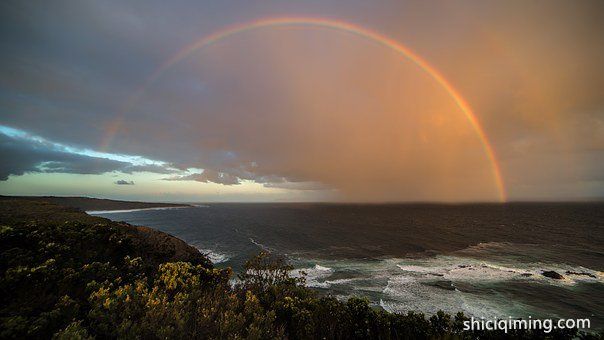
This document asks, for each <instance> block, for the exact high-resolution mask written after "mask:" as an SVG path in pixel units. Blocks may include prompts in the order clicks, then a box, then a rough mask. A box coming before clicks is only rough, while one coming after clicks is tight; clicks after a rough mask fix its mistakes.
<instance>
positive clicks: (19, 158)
mask: <svg viewBox="0 0 604 340" xmlns="http://www.w3.org/2000/svg"><path fill="white" fill-rule="evenodd" d="M0 159H2V162H0V180H2V181H6V180H7V179H8V177H9V176H10V175H16V176H19V175H23V174H24V173H28V172H46V173H74V174H102V173H106V172H111V171H116V170H120V169H123V168H125V167H128V166H129V165H130V164H129V163H126V162H120V161H115V160H110V159H106V158H99V157H89V156H83V155H78V154H73V153H68V152H64V151H61V150H56V149H53V148H52V147H51V146H49V145H47V144H46V143H43V142H40V141H32V140H29V141H28V140H23V139H17V138H11V137H9V136H6V135H4V134H0Z"/></svg>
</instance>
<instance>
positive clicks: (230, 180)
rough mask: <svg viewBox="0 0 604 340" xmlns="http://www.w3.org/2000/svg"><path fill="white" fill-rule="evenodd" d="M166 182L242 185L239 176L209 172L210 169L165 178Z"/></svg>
mask: <svg viewBox="0 0 604 340" xmlns="http://www.w3.org/2000/svg"><path fill="white" fill-rule="evenodd" d="M164 180H167V181H197V182H203V183H209V182H212V183H218V184H224V185H237V184H241V182H240V180H239V178H238V177H237V176H234V175H231V174H228V173H224V172H218V171H214V170H209V169H206V170H204V171H203V172H202V173H200V174H191V175H185V176H176V177H169V178H164Z"/></svg>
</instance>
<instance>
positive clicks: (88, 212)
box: [86, 206, 190, 215]
mask: <svg viewBox="0 0 604 340" xmlns="http://www.w3.org/2000/svg"><path fill="white" fill-rule="evenodd" d="M184 208H190V207H189V206H181V207H157V208H142V209H122V210H87V211H86V213H87V214H88V215H106V214H120V213H130V212H135V211H145V210H172V209H184Z"/></svg>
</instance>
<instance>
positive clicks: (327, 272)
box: [290, 264, 334, 288]
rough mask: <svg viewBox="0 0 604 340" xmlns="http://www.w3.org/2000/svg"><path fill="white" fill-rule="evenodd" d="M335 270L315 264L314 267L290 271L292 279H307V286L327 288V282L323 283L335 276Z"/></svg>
mask: <svg viewBox="0 0 604 340" xmlns="http://www.w3.org/2000/svg"><path fill="white" fill-rule="evenodd" d="M333 272H334V271H333V269H332V268H330V267H325V266H321V265H319V264H315V265H314V266H313V267H308V268H298V269H294V270H292V271H290V275H291V276H292V277H302V276H304V277H305V279H306V286H308V287H316V288H327V285H326V284H325V282H323V281H321V280H323V279H324V278H326V277H329V276H331V275H332V274H333Z"/></svg>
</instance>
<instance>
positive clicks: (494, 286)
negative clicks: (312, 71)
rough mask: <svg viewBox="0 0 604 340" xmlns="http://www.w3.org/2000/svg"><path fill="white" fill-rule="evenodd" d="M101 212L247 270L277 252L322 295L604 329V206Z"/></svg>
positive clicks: (395, 307)
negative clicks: (585, 322) (572, 321)
mask: <svg viewBox="0 0 604 340" xmlns="http://www.w3.org/2000/svg"><path fill="white" fill-rule="evenodd" d="M94 214H95V215H98V216H103V217H106V218H109V219H112V220H116V221H125V222H128V223H131V224H136V225H145V226H149V227H152V228H155V229H158V230H161V231H164V232H166V233H169V234H171V235H174V236H176V237H178V238H180V239H182V240H184V241H186V242H187V243H189V244H191V245H193V246H195V247H197V248H198V249H199V250H200V251H201V252H203V253H205V254H207V255H208V257H209V258H210V259H211V260H212V262H214V263H215V265H216V266H218V267H232V268H233V270H234V271H235V272H237V271H240V270H241V268H242V266H243V264H244V263H245V261H246V260H247V259H248V258H249V257H250V256H252V255H254V254H256V253H258V252H259V251H261V250H267V251H271V252H274V253H277V254H280V255H283V256H285V257H286V258H287V259H288V261H289V262H290V263H291V264H292V265H293V266H294V267H295V268H296V270H295V271H294V272H293V273H292V275H298V270H303V271H304V272H306V284H307V285H308V286H309V287H312V288H314V289H317V290H318V291H319V292H320V293H322V294H330V295H332V296H335V297H337V298H341V299H346V298H348V297H350V296H361V297H366V298H368V299H369V301H370V302H371V303H372V304H373V305H374V306H376V307H377V306H379V307H381V308H384V309H386V310H388V311H393V312H400V313H406V312H408V311H421V312H424V313H426V314H432V313H435V312H436V311H438V310H444V311H446V312H450V313H456V312H458V311H463V312H464V313H466V314H467V315H471V316H475V317H484V318H506V319H507V318H508V317H509V316H511V317H514V318H516V317H523V318H528V317H529V316H530V317H532V318H590V319H591V322H592V328H602V327H604V272H603V271H604V203H508V204H459V205H453V204H451V205H446V204H302V203H296V204H286V203H283V204H227V203H224V204H204V205H197V206H195V207H191V208H180V209H149V210H139V211H137V210H134V211H120V212H97V213H94ZM543 271H556V272H557V273H559V274H561V275H563V276H564V279H561V280H557V279H552V278H549V277H545V276H543V275H542V272H543Z"/></svg>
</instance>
